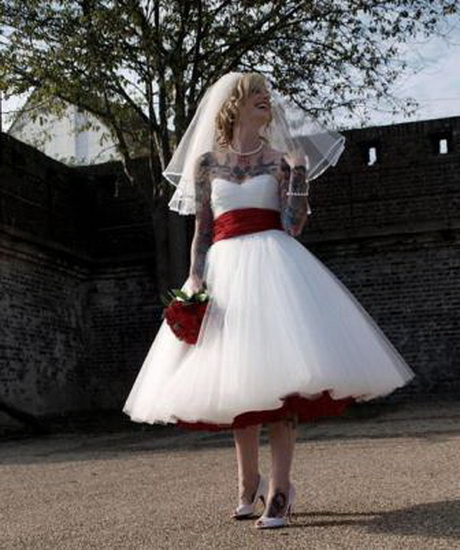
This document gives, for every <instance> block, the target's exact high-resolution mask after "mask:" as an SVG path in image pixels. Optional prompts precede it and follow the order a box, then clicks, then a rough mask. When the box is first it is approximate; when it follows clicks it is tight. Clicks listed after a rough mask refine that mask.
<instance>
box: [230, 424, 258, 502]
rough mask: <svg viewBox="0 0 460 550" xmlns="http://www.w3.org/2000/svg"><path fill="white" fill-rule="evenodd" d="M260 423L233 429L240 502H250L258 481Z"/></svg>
mask: <svg viewBox="0 0 460 550" xmlns="http://www.w3.org/2000/svg"><path fill="white" fill-rule="evenodd" d="M260 428H261V426H260V424H257V425H254V426H247V427H246V428H238V429H235V430H233V437H234V441H235V448H236V460H237V463H238V494H239V497H240V502H241V504H251V502H252V499H253V498H254V495H255V493H256V491H257V485H258V483H259V436H260Z"/></svg>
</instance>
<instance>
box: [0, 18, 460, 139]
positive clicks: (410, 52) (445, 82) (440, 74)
mask: <svg viewBox="0 0 460 550" xmlns="http://www.w3.org/2000/svg"><path fill="white" fill-rule="evenodd" d="M404 56H405V58H406V59H407V60H408V62H409V66H410V70H411V72H412V74H410V75H405V76H404V77H402V78H401V79H400V81H399V82H397V83H395V86H394V87H393V92H394V93H395V94H396V95H397V96H398V97H401V98H404V97H411V98H414V99H415V100H416V101H417V102H418V103H419V106H418V108H417V110H416V112H415V113H414V114H413V115H412V116H410V117H409V116H406V115H402V114H400V115H397V116H391V115H389V114H387V113H380V112H375V113H374V114H373V115H372V116H371V119H370V120H369V121H368V122H367V123H366V125H367V126H379V125H387V124H394V123H399V122H409V121H415V120H428V119H434V118H444V117H451V116H460V19H456V20H455V21H453V22H451V23H450V24H449V27H447V28H446V36H445V37H439V36H433V37H431V38H429V39H423V40H422V39H420V40H414V41H412V42H411V43H410V44H409V45H407V46H405V47H404ZM23 103H24V97H22V98H17V97H15V98H11V99H10V100H4V101H3V106H2V110H3V112H4V122H3V126H4V130H5V129H7V128H8V126H9V119H10V118H11V112H12V111H15V110H17V109H19V108H20V107H21V105H22V104H23ZM337 123H338V125H340V126H341V125H342V124H344V125H345V127H347V128H352V127H358V126H362V120H359V119H358V118H356V119H354V120H352V121H351V122H350V121H347V122H342V121H340V120H339V121H337Z"/></svg>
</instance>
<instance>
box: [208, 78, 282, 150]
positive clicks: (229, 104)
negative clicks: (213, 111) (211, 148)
mask: <svg viewBox="0 0 460 550" xmlns="http://www.w3.org/2000/svg"><path fill="white" fill-rule="evenodd" d="M266 88H267V81H266V80H265V77H264V76H263V75H262V74H259V73H246V74H244V75H242V76H241V78H240V79H239V80H238V82H237V83H236V85H235V87H234V88H233V90H232V91H231V92H230V95H229V96H228V98H227V99H226V101H225V102H224V104H223V105H222V107H221V108H220V110H219V112H218V113H217V116H216V132H217V136H216V139H217V143H218V144H219V145H220V146H221V147H223V148H224V147H226V146H228V145H229V144H230V143H231V142H232V140H233V128H234V124H235V121H236V120H237V118H238V113H239V110H240V108H241V106H242V105H243V103H244V102H245V101H246V99H247V98H248V97H249V96H250V95H251V94H253V93H257V92H259V91H260V90H263V89H266ZM270 122H271V115H270V119H269V121H268V124H269V123H270Z"/></svg>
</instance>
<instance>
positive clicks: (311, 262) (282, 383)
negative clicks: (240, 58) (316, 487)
mask: <svg viewBox="0 0 460 550" xmlns="http://www.w3.org/2000/svg"><path fill="white" fill-rule="evenodd" d="M343 141H344V140H343V137H342V136H340V135H339V134H337V133H335V132H331V131H328V130H326V129H324V128H322V127H321V126H320V125H319V124H318V123H317V122H316V121H312V120H310V119H307V117H306V116H305V115H304V114H303V113H301V114H299V113H296V112H295V111H294V110H292V109H290V108H289V107H288V106H286V105H285V104H283V101H282V100H281V99H280V98H278V97H277V96H276V95H275V94H274V93H272V92H271V91H270V89H269V85H268V83H267V81H266V79H265V78H264V77H263V76H262V75H260V74H257V73H246V74H244V73H229V74H227V75H224V76H223V77H222V78H221V79H219V80H218V81H217V82H216V83H215V84H214V85H213V86H212V87H211V88H210V89H209V90H208V91H207V93H206V94H205V96H204V98H203V100H202V101H201V103H200V105H199V107H198V110H197V113H196V115H195V117H194V119H193V120H192V122H191V124H190V126H189V128H188V130H187V132H186V133H185V135H184V137H183V139H182V141H181V143H180V144H179V146H178V148H177V150H176V152H175V154H174V156H173V158H172V160H171V162H170V164H169V166H168V168H167V169H166V171H165V176H166V177H168V179H169V180H170V181H171V182H172V183H173V184H174V185H176V186H177V189H176V191H175V193H174V195H173V197H172V199H171V201H170V208H171V209H173V210H175V211H177V212H179V213H181V214H195V233H194V237H193V241H192V245H191V262H190V273H189V277H188V279H187V281H185V283H184V285H183V290H186V291H188V292H198V291H199V290H200V289H202V288H203V287H204V286H206V288H207V290H208V293H209V294H210V296H211V299H210V302H209V305H208V308H207V310H206V314H205V317H204V319H203V322H202V325H201V329H200V334H199V337H198V341H197V343H196V345H189V344H186V343H184V342H181V341H179V340H177V339H176V337H175V336H174V335H173V333H172V332H171V330H170V329H169V327H168V326H167V324H166V323H165V322H163V324H162V325H161V327H160V330H159V331H158V334H157V336H156V338H155V340H154V342H153V344H152V346H151V348H150V351H149V353H148V355H147V357H146V359H145V361H144V364H143V365H142V368H141V370H140V372H139V375H138V377H137V379H136V381H135V383H134V386H133V388H132V390H131V392H130V394H129V396H128V399H127V401H126V403H125V406H124V411H125V412H126V413H127V414H128V415H130V417H131V419H132V420H134V421H137V422H149V423H174V424H176V425H178V426H181V427H183V428H187V429H205V430H224V429H231V430H233V435H234V442H235V448H236V458H237V467H238V494H239V503H238V506H237V507H236V509H235V511H234V513H233V517H234V518H236V519H242V518H248V517H253V515H254V514H255V512H256V505H257V503H258V501H259V499H260V500H262V502H263V503H264V505H265V509H264V511H263V514H262V516H261V517H259V518H258V519H257V521H256V523H255V525H256V527H257V528H273V527H282V526H284V525H286V521H287V517H288V515H289V513H290V512H291V511H292V508H293V505H294V500H295V489H294V486H293V484H292V483H291V479H290V472H291V467H292V462H293V456H294V447H295V439H296V427H297V423H298V422H308V421H310V420H312V419H314V418H318V417H321V416H330V415H339V414H342V413H343V411H344V410H345V408H346V407H347V406H348V405H349V404H350V403H352V402H354V401H365V400H369V399H373V398H375V397H379V396H383V395H387V394H389V393H390V392H392V391H393V390H394V389H396V388H398V387H401V386H403V385H404V384H406V383H407V382H409V381H410V380H411V378H412V377H413V372H412V371H411V369H410V368H409V367H408V366H407V364H406V363H405V362H404V359H403V358H402V357H401V356H400V355H399V353H398V352H397V350H396V349H395V348H394V347H393V346H392V344H391V343H390V342H389V341H388V340H387V338H386V337H385V335H384V334H383V332H382V331H381V330H380V329H379V327H378V326H377V325H376V324H375V322H374V321H373V320H372V318H371V317H370V316H369V314H368V313H367V312H366V311H365V310H364V309H363V307H362V306H361V305H360V304H359V303H358V301H357V300H356V298H355V297H354V296H353V295H352V294H351V293H350V291H349V290H348V289H347V288H346V287H344V286H343V284H342V283H341V282H340V281H339V280H338V279H337V278H336V277H335V275H334V274H333V273H332V272H331V271H329V270H328V268H327V267H326V266H325V265H323V264H322V263H321V262H320V261H319V260H318V259H317V258H316V257H315V256H314V255H313V254H311V253H310V252H309V251H308V250H307V249H306V248H305V247H303V246H302V245H300V244H299V243H298V242H297V241H296V239H295V237H296V236H297V235H299V234H300V233H301V232H302V230H303V228H304V227H305V224H306V222H307V217H308V214H309V213H310V209H309V205H308V190H309V182H310V181H311V180H312V179H314V178H316V177H318V176H319V175H320V174H321V173H322V172H324V170H325V169H327V167H328V166H330V165H333V164H335V163H336V162H337V160H338V158H339V156H340V154H341V152H342V150H343ZM262 424H266V425H267V429H268V435H269V441H270V446H271V457H272V467H271V472H270V478H269V481H268V482H267V481H266V479H265V477H263V476H262V475H261V474H260V472H259V463H258V452H259V435H260V430H261V426H262Z"/></svg>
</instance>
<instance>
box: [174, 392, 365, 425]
mask: <svg viewBox="0 0 460 550" xmlns="http://www.w3.org/2000/svg"><path fill="white" fill-rule="evenodd" d="M354 402H355V400H354V399H353V397H346V398H344V399H333V398H332V397H331V396H330V394H329V392H328V391H327V390H326V391H324V392H323V393H322V394H321V396H320V397H317V398H315V399H307V398H306V397H301V396H300V395H290V396H288V397H286V398H285V399H284V403H283V406H282V407H280V408H279V409H273V410H268V411H249V412H245V413H243V414H240V415H238V416H236V417H235V418H234V420H233V422H232V423H231V424H214V423H211V422H185V421H183V420H178V422H177V426H179V427H181V428H186V429H188V430H207V431H221V430H233V429H236V428H245V427H246V426H252V425H254V424H266V423H269V422H278V421H280V420H283V419H285V418H288V417H290V416H292V415H296V416H297V420H298V422H310V421H312V420H317V419H318V418H321V417H331V416H341V415H342V414H343V413H344V412H345V410H346V409H347V408H348V407H349V406H350V405H351V404H352V403H354Z"/></svg>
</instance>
